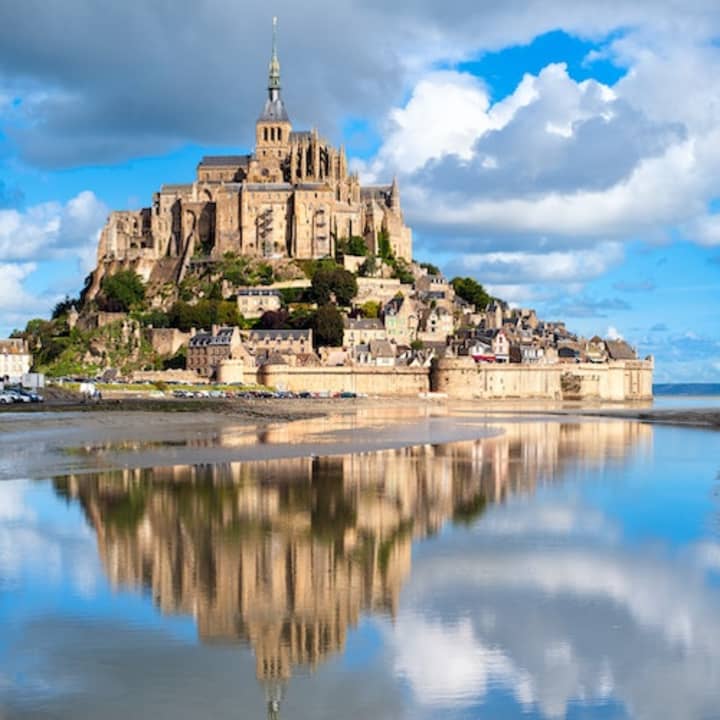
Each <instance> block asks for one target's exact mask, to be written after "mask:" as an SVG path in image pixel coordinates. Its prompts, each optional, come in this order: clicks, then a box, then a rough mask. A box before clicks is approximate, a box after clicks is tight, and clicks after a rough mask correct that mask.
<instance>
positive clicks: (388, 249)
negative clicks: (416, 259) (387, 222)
mask: <svg viewBox="0 0 720 720" xmlns="http://www.w3.org/2000/svg"><path fill="white" fill-rule="evenodd" d="M377 239H378V255H379V256H380V257H381V258H382V259H383V260H390V259H391V258H392V257H394V256H393V251H392V245H391V244H390V235H389V234H388V231H387V230H381V231H380V232H379V233H378V235H377Z"/></svg>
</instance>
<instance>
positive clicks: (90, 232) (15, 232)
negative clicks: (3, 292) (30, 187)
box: [0, 190, 108, 269]
mask: <svg viewBox="0 0 720 720" xmlns="http://www.w3.org/2000/svg"><path fill="white" fill-rule="evenodd" d="M107 214H108V208H107V207H106V206H105V204H104V203H103V202H101V201H100V200H99V199H98V198H97V197H96V196H95V194H94V193H92V192H90V191H89V190H86V191H84V192H81V193H79V194H78V195H77V196H76V197H74V198H72V199H71V200H69V201H68V202H67V203H66V204H65V205H62V204H60V203H56V202H49V203H42V204H40V205H34V206H32V207H30V208H28V209H27V210H24V211H20V210H15V209H6V210H0V261H6V262H7V261H27V260H37V259H48V258H52V257H58V256H60V255H63V256H64V257H67V256H68V255H71V256H72V255H75V256H76V257H78V258H79V259H80V260H81V261H82V263H83V267H84V268H85V269H88V268H89V267H90V266H91V265H92V260H91V258H92V255H93V254H94V253H95V251H96V248H97V240H98V233H99V231H100V229H101V228H102V225H103V224H104V222H105V220H106V218H107Z"/></svg>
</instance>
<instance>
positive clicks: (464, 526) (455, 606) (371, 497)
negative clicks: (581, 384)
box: [0, 401, 720, 720]
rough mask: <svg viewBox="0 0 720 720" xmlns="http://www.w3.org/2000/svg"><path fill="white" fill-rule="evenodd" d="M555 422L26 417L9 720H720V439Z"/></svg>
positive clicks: (16, 503)
mask: <svg viewBox="0 0 720 720" xmlns="http://www.w3.org/2000/svg"><path fill="white" fill-rule="evenodd" d="M277 407H279V406H277ZM308 407H311V411H310V410H308ZM295 412H296V413H297V414H293V413H295ZM556 412H557V408H550V407H548V408H545V409H543V408H533V409H532V411H531V412H521V408H519V407H518V408H514V407H512V406H507V407H506V409H502V408H499V407H494V408H491V409H490V410H488V409H486V408H481V407H479V406H478V405H477V404H476V403H472V402H466V403H417V402H398V403H393V402H387V401H383V402H369V401H368V402H358V403H350V404H347V405H344V406H338V405H337V404H334V405H333V404H332V403H326V404H317V405H311V406H308V405H307V404H305V405H303V406H301V409H299V410H297V411H295V410H293V411H292V412H291V411H290V410H287V411H286V410H283V411H282V412H279V413H278V412H276V413H275V414H273V412H272V411H271V410H268V411H266V410H263V409H260V410H258V409H257V408H256V409H255V410H253V411H252V412H243V411H242V410H240V409H238V408H236V412H234V413H212V412H197V413H160V412H155V411H147V412H138V411H132V410H114V411H112V412H102V411H97V412H92V413H87V412H72V411H71V412H60V413H55V412H51V413H47V412H34V413H30V414H27V413H2V414H0V478H1V479H2V481H0V717H3V718H5V717H7V718H73V719H74V718H95V717H102V718H111V719H112V718H118V719H120V718H123V719H124V718H127V717H154V718H173V719H176V718H196V717H200V716H204V717H214V718H231V717H232V718H235V717H272V718H278V717H280V718H282V717H287V718H302V719H305V718H308V719H309V718H336V717H343V718H366V717H373V716H374V717H377V718H448V717H449V718H467V717H477V716H488V717H493V718H516V717H527V718H538V719H539V718H563V717H564V718H576V717H583V718H598V719H600V718H603V719H607V718H653V720H655V719H657V718H668V720H670V719H671V718H672V719H673V720H675V718H681V717H682V718H688V719H690V720H693V719H695V718H697V719H698V720H700V719H701V718H709V717H715V716H716V714H717V707H719V706H720V452H718V451H719V450H720V435H719V434H718V432H717V431H716V430H712V429H709V428H701V427H687V426H682V425H679V426H670V425H665V424H660V425H656V424H653V423H648V422H641V421H639V420H637V419H634V418H632V417H620V418H615V417H608V416H605V415H603V416H595V415H593V416H584V415H582V416H581V415H580V414H579V412H578V411H572V410H567V409H565V410H564V411H563V412H564V413H569V414H562V415H558V414H555V413H556ZM592 412H595V411H594V410H593V411H592ZM610 412H616V411H613V410H611V411H610ZM623 412H625V411H623ZM627 412H628V413H637V412H646V410H642V409H641V410H638V409H628V410H627ZM703 412H707V409H704V410H703ZM616 414H617V413H616Z"/></svg>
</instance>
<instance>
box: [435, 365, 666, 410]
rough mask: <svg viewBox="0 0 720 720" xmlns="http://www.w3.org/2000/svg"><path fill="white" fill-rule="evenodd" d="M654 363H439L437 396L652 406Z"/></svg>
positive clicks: (436, 366) (436, 382)
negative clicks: (631, 402) (637, 402)
mask: <svg viewBox="0 0 720 720" xmlns="http://www.w3.org/2000/svg"><path fill="white" fill-rule="evenodd" d="M652 373H653V361H652V359H648V360H619V361H614V362H609V363H605V364H592V363H578V364H557V365H514V364H511V365H493V364H476V363H475V362H474V361H473V360H472V358H452V359H444V360H437V361H436V362H435V363H434V365H433V367H432V369H431V372H430V385H431V390H433V391H434V392H439V393H446V394H447V395H448V397H454V398H470V397H473V398H487V399H503V398H507V399H511V398H518V399H533V398H537V399H552V400H607V401H611V402H623V401H625V400H647V399H650V398H652Z"/></svg>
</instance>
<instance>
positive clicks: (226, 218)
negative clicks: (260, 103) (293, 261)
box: [98, 21, 412, 279]
mask: <svg viewBox="0 0 720 720" xmlns="http://www.w3.org/2000/svg"><path fill="white" fill-rule="evenodd" d="M275 38H276V32H275V21H273V48H272V57H271V60H270V67H269V82H268V97H267V100H266V101H265V107H264V109H263V111H262V113H261V115H260V117H259V119H258V121H257V123H256V126H255V152H254V153H252V154H251V155H229V156H208V157H204V158H203V159H202V160H201V161H200V163H199V164H198V166H197V176H196V179H195V181H194V182H193V183H189V184H183V185H163V186H162V188H161V189H160V191H159V192H157V193H155V194H154V196H153V202H152V207H150V208H143V209H142V210H138V211H116V212H113V213H112V214H111V215H110V217H109V219H108V222H107V224H106V226H105V228H104V229H103V231H102V234H101V237H100V242H99V246H98V270H99V271H100V274H102V269H103V266H108V265H110V264H114V265H116V264H117V263H118V262H120V263H123V264H124V263H128V262H132V263H133V265H135V266H136V268H137V270H138V272H140V273H141V274H143V275H145V277H146V279H149V277H150V275H151V274H152V272H153V270H154V269H155V267H156V266H157V264H158V261H162V262H161V263H160V265H162V266H163V267H165V268H166V270H165V274H168V271H170V272H169V274H170V276H172V275H175V276H176V278H177V277H179V276H181V275H182V273H183V271H184V268H185V267H187V264H188V263H189V261H190V259H191V258H193V257H197V256H201V257H207V258H209V259H213V258H216V259H217V258H220V257H222V256H223V255H224V254H225V253H227V252H234V253H237V254H241V255H246V256H255V257H265V258H282V257H290V258H301V259H306V258H321V257H325V256H328V255H333V254H334V252H335V245H336V242H337V241H338V240H339V239H342V238H347V237H351V236H362V237H363V238H364V239H365V242H366V244H367V246H368V249H369V251H370V252H371V253H375V254H377V253H378V242H379V237H380V236H381V235H382V236H385V237H387V239H388V240H389V242H390V245H391V247H392V250H393V252H394V254H395V256H396V257H399V258H404V259H406V260H411V258H412V235H411V231H410V229H409V228H408V227H406V226H405V223H404V221H403V215H402V210H401V208H400V194H399V190H398V185H397V182H396V181H393V182H392V184H390V185H377V186H369V187H361V186H360V182H359V179H358V176H357V174H356V173H351V172H349V170H348V164H347V159H346V157H345V152H344V150H343V149H342V148H340V149H337V148H334V147H332V146H331V145H330V144H328V143H327V142H326V141H325V140H323V139H322V137H320V136H319V135H318V133H317V131H315V130H312V131H296V130H293V127H292V124H291V122H290V118H289V116H288V113H287V110H286V108H285V104H284V103H283V100H282V97H281V93H280V63H279V60H278V55H277V47H276V40H275ZM133 261H139V262H137V263H136V262H133ZM168 279H169V278H168Z"/></svg>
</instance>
